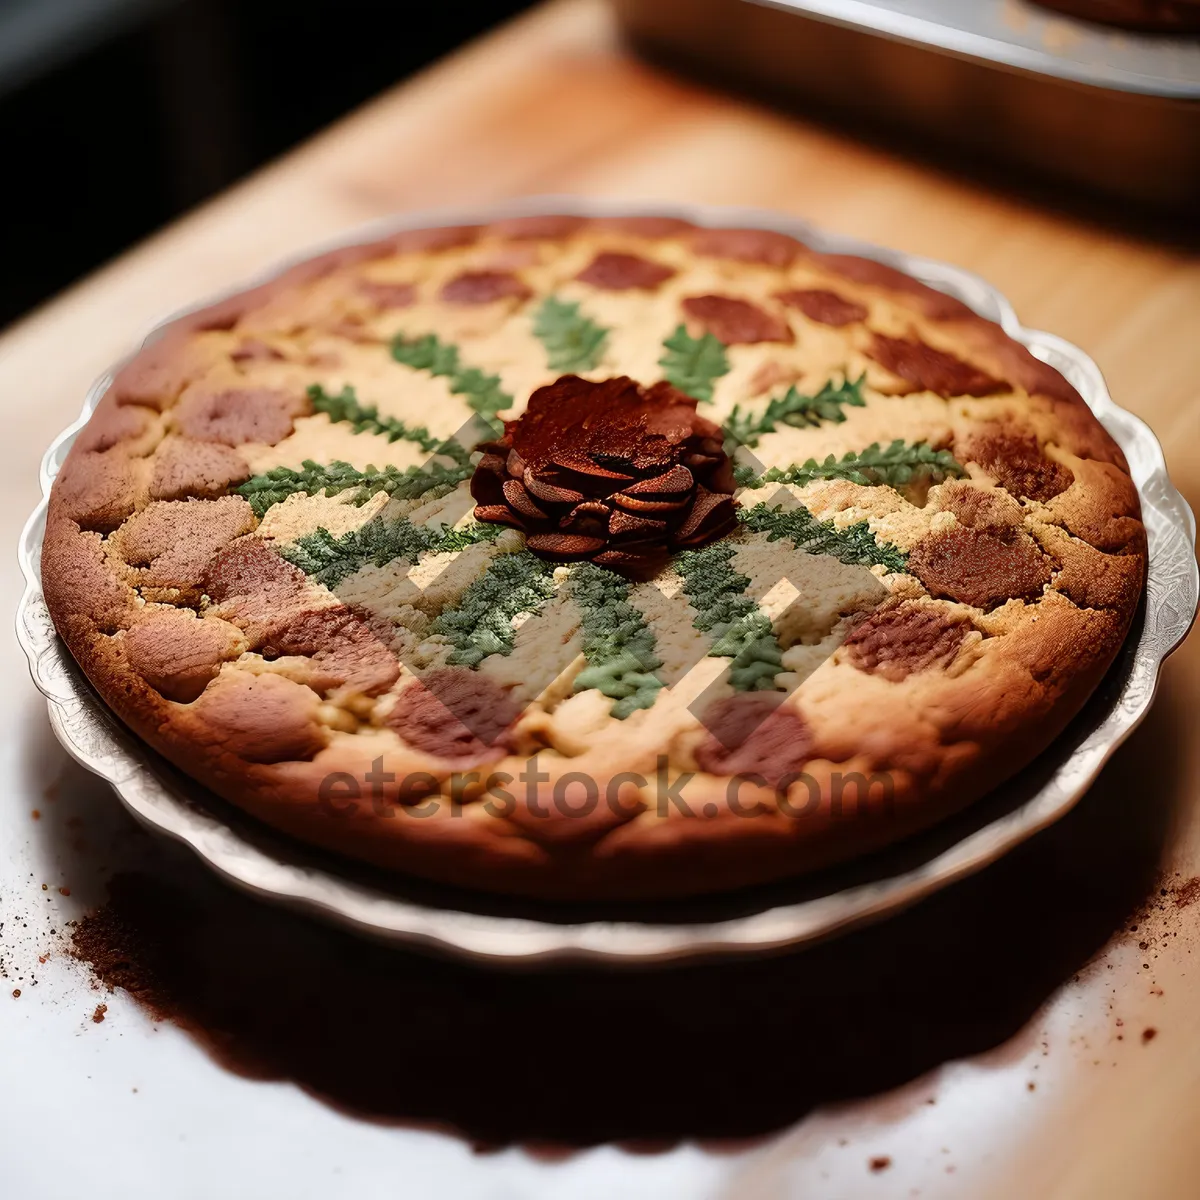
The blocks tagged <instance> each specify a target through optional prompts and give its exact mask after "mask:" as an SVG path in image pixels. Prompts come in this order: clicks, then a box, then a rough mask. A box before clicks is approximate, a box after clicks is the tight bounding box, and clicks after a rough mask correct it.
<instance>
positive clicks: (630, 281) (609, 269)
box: [575, 251, 675, 292]
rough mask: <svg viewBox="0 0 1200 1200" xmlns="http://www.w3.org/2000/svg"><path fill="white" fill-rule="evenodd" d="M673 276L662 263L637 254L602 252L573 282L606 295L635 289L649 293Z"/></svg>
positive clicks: (668, 268) (672, 270)
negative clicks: (577, 281) (603, 292)
mask: <svg viewBox="0 0 1200 1200" xmlns="http://www.w3.org/2000/svg"><path fill="white" fill-rule="evenodd" d="M674 274H675V271H674V268H672V267H668V266H667V265H666V264H665V263H658V262H653V261H652V260H651V259H648V258H642V257H641V256H640V255H638V254H616V253H613V252H611V251H605V252H604V253H601V254H597V255H596V257H595V258H594V259H592V261H591V262H590V263H589V264H588V265H587V266H586V267H584V269H583V270H582V271H580V272H579V274H578V275H576V276H575V278H576V279H578V280H580V281H581V282H583V283H590V284H591V285H592V287H598V288H603V289H604V290H605V291H609V292H625V291H630V290H632V289H634V288H638V289H640V290H641V291H645V292H651V291H653V290H654V289H655V288H656V287H658V286H659V284H661V283H664V282H665V281H666V280H668V279H670V278H671V276H672V275H674Z"/></svg>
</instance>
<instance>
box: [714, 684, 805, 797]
mask: <svg viewBox="0 0 1200 1200" xmlns="http://www.w3.org/2000/svg"><path fill="white" fill-rule="evenodd" d="M782 704H783V697H782V696H780V695H778V694H777V693H771V692H744V693H742V694H741V695H737V696H730V697H728V698H727V699H725V700H718V701H717V702H716V703H715V704H712V705H710V706H709V707H708V708H706V709H705V710H704V716H703V717H702V718H701V720H702V723H703V725H704V727H705V729H707V730H708V735H707V737H706V738H705V740H704V741H703V742H701V743H700V745H699V746H698V747H697V749H696V765H697V766H698V767H699V768H700V769H701V770H702V771H707V772H708V773H709V774H710V775H751V776H753V775H758V776H760V777H762V778H763V779H765V780H766V781H767V786H768V787H772V788H773V787H778V786H779V783H780V781H781V780H782V779H783V777H784V776H785V775H790V774H791V773H792V772H795V771H800V770H801V769H803V767H804V764H805V763H806V762H807V761H808V756H809V752H810V749H811V747H812V734H811V732H810V731H809V728H808V725H807V723H806V722H805V721H804V719H803V717H801V716H800V715H799V714H798V713H796V712H794V711H793V710H792V709H790V708H784V707H782Z"/></svg>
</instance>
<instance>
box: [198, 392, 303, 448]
mask: <svg viewBox="0 0 1200 1200" xmlns="http://www.w3.org/2000/svg"><path fill="white" fill-rule="evenodd" d="M303 408H304V402H303V401H302V400H300V399H298V398H297V397H295V396H292V395H290V394H289V393H287V392H278V391H272V390H269V389H267V388H242V389H237V388H228V389H224V390H222V391H218V392H214V391H209V390H207V389H206V388H194V389H189V390H188V391H187V392H186V393H185V394H184V396H183V398H182V399H181V400H180V402H179V406H178V408H176V410H175V414H176V420H177V421H178V423H179V429H180V431H181V432H182V433H183V434H184V435H185V436H187V437H190V438H195V440H196V441H198V442H219V443H221V444H222V445H225V446H242V445H245V443H247V442H265V443H266V444H267V445H269V446H273V445H275V443H276V442H281V441H283V439H284V438H285V437H287V436H288V434H290V433H291V432H292V418H293V417H294V416H295V415H297V414H298V413H299V412H301V411H303Z"/></svg>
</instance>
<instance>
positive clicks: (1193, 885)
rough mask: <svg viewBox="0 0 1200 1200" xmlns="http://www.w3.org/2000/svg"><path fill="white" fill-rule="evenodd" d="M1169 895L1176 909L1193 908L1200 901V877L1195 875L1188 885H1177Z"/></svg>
mask: <svg viewBox="0 0 1200 1200" xmlns="http://www.w3.org/2000/svg"><path fill="white" fill-rule="evenodd" d="M1169 895H1170V896H1171V898H1172V899H1173V900H1174V902H1175V907H1176V908H1191V906H1192V905H1193V904H1195V903H1196V901H1197V900H1200V875H1193V876H1192V877H1191V879H1189V880H1188V881H1187V882H1186V883H1180V884H1177V885H1176V886H1175V887H1173V888H1171V889H1170V892H1169Z"/></svg>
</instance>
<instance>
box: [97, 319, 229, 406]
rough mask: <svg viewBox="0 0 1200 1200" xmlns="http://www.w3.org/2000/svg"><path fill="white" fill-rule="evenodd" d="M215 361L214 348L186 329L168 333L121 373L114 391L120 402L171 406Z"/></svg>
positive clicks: (116, 379)
mask: <svg viewBox="0 0 1200 1200" xmlns="http://www.w3.org/2000/svg"><path fill="white" fill-rule="evenodd" d="M214 361H215V355H214V354H213V353H212V352H211V351H210V350H208V349H205V348H203V347H202V346H200V345H199V344H198V343H197V342H194V341H192V340H190V339H189V338H188V337H187V336H186V334H185V333H184V332H183V331H182V330H180V331H176V332H174V333H168V334H166V335H165V336H163V337H161V338H159V339H158V341H156V342H154V343H152V344H151V345H149V346H147V347H146V348H145V349H144V350H143V351H142V352H141V353H140V354H138V355H137V357H136V358H134V360H133V361H132V362H131V363H129V364H128V365H127V366H125V367H123V368H122V369H121V370H120V371H119V372H118V373H117V376H116V378H115V379H114V380H113V385H112V393H113V395H114V396H115V397H116V401H117V403H118V404H144V405H146V406H147V407H149V408H157V409H160V410H161V409H165V408H169V407H170V406H171V405H172V404H173V403H174V402H175V400H176V399H177V398H178V397H179V393H180V392H182V391H183V389H184V388H185V387H187V386H188V384H190V383H194V382H195V381H196V380H198V379H201V378H202V377H203V376H204V375H205V374H206V373H207V372H208V370H209V368H210V367H211V366H212V365H213V363H214Z"/></svg>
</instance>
